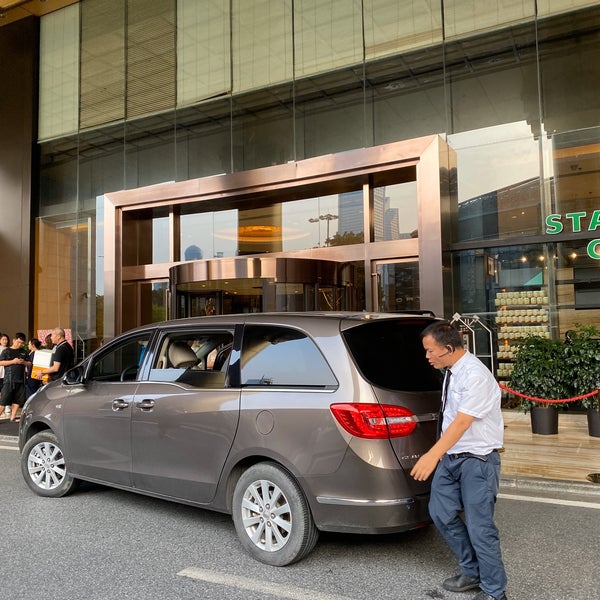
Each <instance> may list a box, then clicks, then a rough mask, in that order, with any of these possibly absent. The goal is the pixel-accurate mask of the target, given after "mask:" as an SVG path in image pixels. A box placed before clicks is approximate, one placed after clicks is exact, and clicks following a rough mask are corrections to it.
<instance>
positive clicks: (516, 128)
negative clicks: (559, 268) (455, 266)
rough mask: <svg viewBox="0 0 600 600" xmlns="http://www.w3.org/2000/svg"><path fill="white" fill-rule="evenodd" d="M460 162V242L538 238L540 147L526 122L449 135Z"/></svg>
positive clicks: (458, 171)
mask: <svg viewBox="0 0 600 600" xmlns="http://www.w3.org/2000/svg"><path fill="white" fill-rule="evenodd" d="M449 141H450V144H451V146H452V148H453V149H454V150H455V151H456V155H457V160H458V169H457V181H458V229H457V231H458V241H467V240H476V239H502V238H506V237H512V236H519V237H522V236H527V235H539V234H541V233H542V220H541V207H540V202H541V184H540V166H539V142H538V141H537V140H535V139H534V137H533V136H532V133H531V129H530V127H529V126H528V124H527V123H526V122H525V121H521V122H516V123H508V124H505V125H498V126H496V127H488V128H485V129H480V130H476V131H470V132H464V133H459V134H455V135H451V136H449Z"/></svg>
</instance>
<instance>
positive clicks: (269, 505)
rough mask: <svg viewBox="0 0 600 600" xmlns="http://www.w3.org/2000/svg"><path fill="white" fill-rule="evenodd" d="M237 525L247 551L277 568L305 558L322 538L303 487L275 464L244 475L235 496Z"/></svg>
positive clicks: (234, 509)
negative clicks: (319, 538)
mask: <svg viewBox="0 0 600 600" xmlns="http://www.w3.org/2000/svg"><path fill="white" fill-rule="evenodd" d="M233 522H234V524H235V528H236V531H237V534H238V536H239V538H240V541H241V543H242V545H243V546H244V548H245V549H246V550H247V551H248V552H249V553H250V554H251V555H252V556H253V557H254V558H256V559H257V560H259V561H261V562H264V563H266V564H268V565H272V566H276V567H282V566H285V565H289V564H291V563H293V562H297V561H299V560H301V559H303V558H304V557H305V556H306V555H307V554H308V553H309V552H310V551H311V550H312V549H313V548H314V546H315V544H316V543H317V539H318V537H319V531H318V529H317V528H316V526H315V524H314V521H313V518H312V515H311V512H310V507H309V506H308V502H307V501H306V498H305V497H304V494H303V492H302V490H301V489H300V486H299V485H298V483H297V482H296V481H295V480H294V479H293V477H291V475H290V474H289V473H288V472H287V471H285V470H284V469H282V468H281V467H279V466H278V465H276V464H274V463H258V464H256V465H254V466H252V467H250V468H249V469H248V470H247V471H245V472H244V473H243V474H242V476H241V477H240V479H239V481H238V482H237V485H236V486H235V491H234V493H233Z"/></svg>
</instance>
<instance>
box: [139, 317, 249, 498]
mask: <svg viewBox="0 0 600 600" xmlns="http://www.w3.org/2000/svg"><path fill="white" fill-rule="evenodd" d="M232 342H233V328H219V329H214V328H212V329H201V328H196V329H194V330H186V331H185V332H182V331H181V330H179V331H171V332H166V334H165V335H164V337H163V338H162V340H161V341H160V344H159V346H158V350H157V352H156V356H155V357H154V363H153V365H152V368H151V369H150V371H149V376H148V379H147V380H146V381H142V382H140V385H139V387H138V389H137V392H136V395H135V399H134V403H133V411H132V427H131V439H132V466H133V483H134V485H135V487H136V488H138V489H140V490H144V491H147V492H150V493H153V494H160V495H163V496H168V497H172V498H178V499H183V500H187V501H191V502H198V503H209V502H210V501H211V500H212V499H213V497H214V495H215V492H216V488H217V484H218V482H219V478H220V475H221V471H222V468H223V464H224V463H225V460H226V458H227V456H228V454H229V451H230V449H231V446H232V443H233V439H234V436H235V432H236V429H237V424H238V418H239V402H240V389H239V387H231V386H230V384H229V379H228V372H227V370H228V361H227V360H225V361H224V362H223V361H222V360H219V361H218V362H217V361H216V360H214V362H213V359H214V357H215V356H216V355H217V354H218V353H219V351H220V350H224V351H225V352H226V351H227V348H228V347H230V345H231V343H232ZM192 345H193V346H194V349H195V351H194V350H192V348H191V346H192Z"/></svg>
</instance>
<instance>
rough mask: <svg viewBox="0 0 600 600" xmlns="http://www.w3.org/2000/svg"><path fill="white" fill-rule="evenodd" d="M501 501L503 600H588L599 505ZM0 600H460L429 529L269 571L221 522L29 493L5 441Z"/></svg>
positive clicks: (108, 500)
mask: <svg viewBox="0 0 600 600" xmlns="http://www.w3.org/2000/svg"><path fill="white" fill-rule="evenodd" d="M513 494H514V492H513V491H508V490H507V491H506V492H505V493H503V495H502V497H501V498H500V499H499V502H498V510H497V522H498V525H499V527H500V532H501V540H502V546H503V552H504V558H505V563H506V567H507V571H508V577H509V588H508V595H509V598H510V599H511V600H520V599H523V600H525V599H528V600H537V599H540V600H542V599H544V600H586V599H590V600H591V599H594V600H596V599H597V598H598V597H599V596H600V593H599V591H598V569H599V568H600V498H598V497H595V498H593V497H588V498H585V497H582V498H580V499H575V500H573V499H572V498H571V499H570V500H569V501H567V502H568V503H567V504H565V501H563V500H554V499H553V498H552V494H551V491H548V490H546V491H545V492H543V494H544V497H543V498H542V497H536V498H532V497H525V496H521V495H519V496H517V497H516V498H512V496H513ZM0 503H1V505H2V506H3V507H4V511H3V513H2V518H1V526H0V551H1V557H2V560H1V562H0V600H9V599H19V600H80V599H85V600H117V599H118V600H138V599H139V600H154V599H156V600H171V599H174V600H175V599H176V600H187V599H202V600H221V599H228V600H238V599H239V600H242V599H243V600H259V599H271V598H286V599H297V600H363V599H365V600H366V599H381V600H384V599H394V600H397V599H406V600H421V599H424V600H429V599H432V598H433V599H445V600H458V599H463V600H467V599H468V598H470V597H471V596H472V593H470V592H467V593H463V594H452V593H450V592H446V591H445V590H443V588H442V587H441V580H442V579H443V578H444V577H447V576H450V575H453V574H454V573H455V570H456V567H455V563H454V560H453V558H452V556H451V555H450V553H449V551H448V550H447V548H446V546H445V544H444V542H443V541H442V540H441V538H440V537H439V535H438V534H437V532H436V531H435V529H434V528H433V527H430V528H427V529H423V530H419V531H415V532H411V533H408V534H402V535H389V536H350V535H332V534H323V535H322V536H321V538H320V541H319V543H318V544H317V547H316V549H315V550H314V551H313V553H312V554H311V555H310V556H308V557H307V558H306V559H305V560H304V561H302V562H300V563H298V564H296V565H292V566H289V567H284V568H276V567H268V566H266V565H263V564H261V563H258V562H256V561H254V560H253V559H251V558H250V557H249V556H248V555H246V554H245V553H244V551H243V550H242V549H241V546H240V544H239V543H238V541H237V537H236V534H235V531H234V528H233V524H232V522H231V519H230V517H229V516H227V515H221V514H218V513H211V512H208V511H202V510H198V509H194V508H191V507H186V506H180V505H176V504H172V503H168V502H164V501H160V500H155V499H150V498H145V497H143V496H138V495H136V494H131V493H126V492H121V491H116V490H111V489H109V488H104V487H100V486H94V485H85V486H84V487H83V488H80V490H79V491H77V492H76V493H74V494H72V495H71V496H68V497H66V498H61V499H46V498H40V497H38V496H36V495H34V494H33V493H32V492H31V491H29V488H27V487H26V485H25V483H24V482H23V480H22V478H21V473H20V468H19V454H18V451H17V449H16V444H15V442H14V441H11V440H8V439H7V438H0Z"/></svg>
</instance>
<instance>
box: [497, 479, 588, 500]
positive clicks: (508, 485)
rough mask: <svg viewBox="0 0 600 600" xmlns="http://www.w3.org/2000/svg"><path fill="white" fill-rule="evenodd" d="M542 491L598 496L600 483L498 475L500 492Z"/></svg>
mask: <svg viewBox="0 0 600 600" xmlns="http://www.w3.org/2000/svg"><path fill="white" fill-rule="evenodd" d="M510 491H512V492H517V493H519V492H520V493H531V492H544V493H555V494H564V495H570V496H589V497H595V498H600V485H598V484H596V483H591V482H586V481H574V480H567V479H543V478H535V477H502V476H501V477H500V492H501V493H502V492H504V493H506V492H510Z"/></svg>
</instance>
